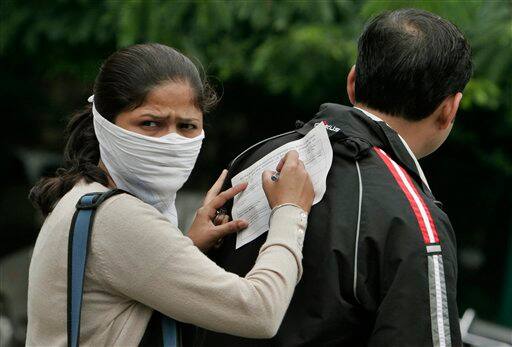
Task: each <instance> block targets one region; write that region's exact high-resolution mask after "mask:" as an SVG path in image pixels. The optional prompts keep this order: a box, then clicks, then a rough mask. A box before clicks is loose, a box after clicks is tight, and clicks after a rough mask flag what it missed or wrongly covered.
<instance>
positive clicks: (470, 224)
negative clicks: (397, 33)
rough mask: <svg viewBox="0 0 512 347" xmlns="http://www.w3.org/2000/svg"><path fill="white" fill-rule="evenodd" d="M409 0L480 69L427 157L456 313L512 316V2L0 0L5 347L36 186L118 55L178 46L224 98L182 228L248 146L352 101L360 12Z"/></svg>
mask: <svg viewBox="0 0 512 347" xmlns="http://www.w3.org/2000/svg"><path fill="white" fill-rule="evenodd" d="M400 7H418V8H423V9H426V10H429V11H431V12H434V13H437V14H439V15H441V16H442V17H444V18H447V19H449V20H451V21H452V22H453V23H455V24H456V25H457V26H458V27H459V28H460V29H462V31H463V32H464V33H465V35H466V37H467V38H468V40H469V42H470V44H471V46H472V48H473V57H474V64H475V72H474V76H473V78H472V80H471V82H470V83H469V85H468V86H467V88H466V91H465V93H464V98H463V102H462V109H461V110H460V112H459V115H458V118H457V122H456V126H455V128H454V131H453V133H452V135H451V136H450V138H449V139H448V141H447V142H446V143H445V145H444V146H443V147H441V149H440V150H438V151H437V152H436V153H434V154H433V155H431V156H430V157H428V158H425V159H424V160H422V165H423V168H424V171H425V172H426V175H427V177H428V178H429V181H430V185H431V187H432V189H433V192H434V194H435V195H436V197H437V198H438V199H439V200H441V201H443V203H444V206H445V210H446V211H447V213H448V215H449V216H450V217H451V220H452V223H453V225H454V228H455V231H456V234H457V238H458V240H457V241H458V249H459V296H458V300H459V310H460V314H461V316H462V313H463V312H464V311H465V310H466V309H467V308H470V307H471V308H474V309H475V311H476V312H477V314H478V316H479V317H481V318H483V319H486V320H488V321H491V322H494V323H497V324H501V325H502V326H508V327H512V78H511V77H512V2H511V1H385V0H382V1H355V0H354V1H327V0H326V1H270V0H268V1H243V2H242V1H240V2H235V1H197V2H189V1H158V0H152V1H99V0H98V1H87V0H82V1H80V0H75V1H68V0H54V1H43V2H42V1H35V0H34V1H30V0H24V1H21V0H20V1H12V0H2V1H1V2H0V66H1V71H2V73H1V81H2V83H1V84H0V98H1V102H0V107H1V114H2V115H3V118H2V119H4V120H5V124H4V125H3V126H2V129H4V130H3V134H2V136H0V151H1V152H2V153H1V154H2V167H3V169H2V170H1V175H2V180H1V183H0V184H1V190H0V192H1V199H0V218H1V221H0V225H1V229H0V230H1V236H2V239H1V240H2V241H1V243H0V328H1V329H4V330H2V331H3V332H6V331H11V333H12V334H11V335H12V337H9V339H11V342H6V341H7V338H8V337H7V336H6V335H5V333H4V334H2V335H3V336H2V337H0V345H2V346H3V345H4V344H7V343H9V344H14V345H16V344H22V343H23V341H24V336H25V331H24V329H25V328H24V327H25V324H26V291H27V288H26V287H27V275H28V265H29V261H30V252H31V248H32V245H33V243H34V241H35V239H36V237H37V233H38V230H39V227H40V224H41V217H40V216H39V215H38V214H37V213H36V211H35V210H34V209H33V208H32V207H31V205H30V203H29V202H28V200H27V198H26V197H27V194H28V191H29V189H30V187H31V186H32V185H33V184H34V183H35V181H36V180H37V179H38V178H39V177H40V176H42V175H51V174H53V172H54V171H55V169H56V168H57V167H58V166H59V164H60V162H61V153H62V149H63V146H64V139H63V130H64V127H65V125H66V122H67V119H68V117H69V116H70V114H71V113H72V112H73V111H75V110H77V109H79V108H81V107H82V106H84V105H85V103H86V100H87V97H88V96H89V95H91V94H92V86H93V82H94V78H95V76H96V73H97V71H98V68H99V66H100V64H101V62H102V61H103V60H104V59H105V58H107V57H108V55H109V54H111V53H113V52H114V51H115V50H117V49H118V48H120V47H124V46H127V45H131V44H134V43H141V42H161V43H164V44H167V45H170V46H172V47H175V48H178V49H179V50H181V51H182V52H184V53H185V54H186V55H188V56H189V57H191V58H193V60H194V61H195V62H196V63H197V64H198V65H199V66H201V69H202V71H203V72H204V74H205V75H206V76H207V77H208V78H209V79H210V80H211V81H212V82H213V84H214V86H215V88H216V90H217V92H218V93H219V94H221V95H222V100H221V103H220V105H219V106H218V107H217V109H216V110H215V111H214V112H212V113H211V114H210V115H208V116H207V117H206V127H205V131H206V134H207V137H206V140H205V143H204V145H203V150H202V153H201V155H200V157H199V160H198V163H197V167H196V169H195V170H194V172H193V174H192V177H191V179H190V180H189V182H188V183H187V184H186V186H185V188H184V189H183V192H184V193H183V194H181V196H180V201H179V203H178V208H181V209H182V211H185V212H186V211H188V214H187V213H182V215H183V221H184V222H183V226H184V227H185V228H186V223H187V220H189V219H190V211H194V207H195V206H197V204H198V201H199V200H200V199H201V197H202V195H203V192H205V191H206V190H207V189H208V188H209V186H210V185H211V184H212V183H213V181H214V180H215V178H216V177H217V176H218V174H219V173H220V171H221V169H222V168H224V167H226V165H227V164H228V163H229V161H230V160H231V159H232V158H234V157H235V156H236V155H237V154H238V153H239V152H241V151H242V150H243V149H244V148H245V147H247V146H249V145H251V144H253V143H255V142H257V141H259V140H261V139H263V138H266V137H269V136H271V135H274V134H278V133H280V132H284V131H288V130H290V129H292V128H293V125H294V122H295V120H297V119H300V120H308V119H310V118H311V117H312V116H313V115H314V114H315V113H316V111H317V109H318V107H319V105H320V104H321V103H324V102H336V103H342V104H349V102H348V98H347V96H346V91H345V79H346V75H347V73H348V71H349V69H350V67H351V66H352V65H353V64H354V62H355V55H356V44H357V38H358V35H359V34H360V33H361V31H362V29H363V27H364V23H365V22H366V21H367V20H368V19H369V18H371V17H372V16H374V15H375V14H377V13H379V12H381V11H383V10H387V9H394V8H400ZM6 329H7V330H6ZM9 329H10V330H9ZM13 341H14V342H13Z"/></svg>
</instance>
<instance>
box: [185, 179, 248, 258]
mask: <svg viewBox="0 0 512 347" xmlns="http://www.w3.org/2000/svg"><path fill="white" fill-rule="evenodd" d="M227 173H228V172H227V170H224V171H222V173H221V175H220V177H219V178H218V179H217V181H216V182H215V184H214V185H213V186H212V187H211V188H210V190H209V191H208V193H206V197H205V199H204V203H203V206H202V207H201V208H199V209H198V210H197V213H196V217H195V219H194V222H193V223H192V226H191V227H190V229H189V231H188V234H187V236H188V237H189V238H190V239H191V240H192V241H193V242H194V245H195V246H196V247H197V248H199V249H200V250H201V251H203V252H206V251H207V250H209V249H210V248H212V247H213V246H215V245H216V244H217V243H218V242H219V240H220V239H222V238H223V237H224V236H226V235H229V234H231V233H236V232H238V231H240V230H243V229H245V228H247V226H248V225H249V224H248V223H247V222H246V221H244V220H234V221H231V222H230V221H229V217H228V216H226V215H218V214H217V210H218V209H220V208H221V207H222V206H224V204H225V203H226V202H227V201H228V200H230V199H232V198H233V197H235V195H237V194H238V193H240V192H242V191H244V190H245V188H247V183H242V184H239V185H236V186H234V187H232V188H230V189H228V190H226V191H224V192H222V193H220V190H221V189H222V184H223V183H224V180H225V179H226V176H227Z"/></svg>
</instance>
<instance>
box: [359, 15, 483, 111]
mask: <svg viewBox="0 0 512 347" xmlns="http://www.w3.org/2000/svg"><path fill="white" fill-rule="evenodd" d="M472 69H473V67H472V63H471V49H470V47H469V44H468V42H467V41H466V39H465V38H464V35H463V34H462V33H461V32H460V30H459V29H458V28H457V27H456V26H455V25H453V24H452V23H450V22H449V21H447V20H445V19H443V18H441V17H439V16H437V15H435V14H432V13H430V12H427V11H423V10H419V9H400V10H396V11H391V12H384V13H381V14H380V15H378V16H377V17H375V18H374V19H373V20H371V21H370V22H369V23H368V25H367V26H366V28H365V30H364V32H363V33H362V34H361V37H360V38H359V43H358V57H357V61H356V82H355V98H356V101H357V102H360V103H363V104H365V105H366V106H368V107H370V108H373V109H375V110H378V111H381V112H384V113H387V114H390V115H394V116H398V117H403V118H405V119H408V120H412V121H416V120H420V119H423V118H426V117H428V116H429V115H430V114H432V112H434V110H435V109H436V108H437V107H438V106H439V105H440V104H441V102H442V101H443V100H444V99H445V98H446V97H447V96H449V95H453V94H456V93H457V92H462V90H463V89H464V87H465V86H466V84H467V83H468V81H469V79H470V77H471V73H472Z"/></svg>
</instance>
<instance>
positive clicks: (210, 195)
mask: <svg viewBox="0 0 512 347" xmlns="http://www.w3.org/2000/svg"><path fill="white" fill-rule="evenodd" d="M227 175H228V170H226V169H224V170H222V172H221V174H220V176H219V178H217V181H215V183H214V184H213V186H212V187H211V188H210V190H209V191H208V192H207V193H206V196H205V197H204V203H203V205H207V204H209V203H210V202H211V201H212V200H213V199H214V198H215V197H216V196H217V195H219V193H220V190H221V189H222V185H223V184H224V180H225V179H226V176H227Z"/></svg>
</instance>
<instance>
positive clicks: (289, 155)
mask: <svg viewBox="0 0 512 347" xmlns="http://www.w3.org/2000/svg"><path fill="white" fill-rule="evenodd" d="M298 161H299V152H297V151H295V150H291V151H288V152H286V154H285V155H284V157H283V158H281V160H280V161H279V164H277V168H276V170H277V171H279V172H281V170H282V169H283V166H285V164H286V165H294V164H297V163H298Z"/></svg>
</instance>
